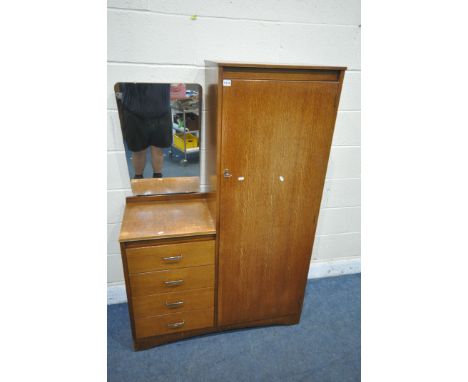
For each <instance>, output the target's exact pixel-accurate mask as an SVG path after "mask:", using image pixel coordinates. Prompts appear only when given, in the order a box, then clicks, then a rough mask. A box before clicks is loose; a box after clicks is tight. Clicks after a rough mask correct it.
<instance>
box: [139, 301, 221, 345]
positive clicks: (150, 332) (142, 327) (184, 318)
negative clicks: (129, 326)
mask: <svg viewBox="0 0 468 382" xmlns="http://www.w3.org/2000/svg"><path fill="white" fill-rule="evenodd" d="M176 324H182V325H181V326H176ZM171 325H174V327H170V326H171ZM210 326H213V308H211V309H202V310H193V311H190V312H180V313H173V314H166V315H163V316H156V317H148V318H139V319H135V336H136V338H142V337H148V336H154V335H162V334H167V333H174V332H183V331H186V330H193V329H200V328H207V327H210Z"/></svg>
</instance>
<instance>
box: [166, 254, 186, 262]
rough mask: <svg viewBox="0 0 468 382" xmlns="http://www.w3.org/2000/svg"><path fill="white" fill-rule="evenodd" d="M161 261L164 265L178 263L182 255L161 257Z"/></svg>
mask: <svg viewBox="0 0 468 382" xmlns="http://www.w3.org/2000/svg"><path fill="white" fill-rule="evenodd" d="M163 260H164V261H165V262H166V263H178V262H179V261H180V260H182V255H178V256H169V257H163Z"/></svg>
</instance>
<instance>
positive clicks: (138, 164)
mask: <svg viewBox="0 0 468 382" xmlns="http://www.w3.org/2000/svg"><path fill="white" fill-rule="evenodd" d="M145 162H146V149H144V150H141V151H134V152H133V153H132V163H133V168H134V169H135V179H141V178H143V171H144V169H145Z"/></svg>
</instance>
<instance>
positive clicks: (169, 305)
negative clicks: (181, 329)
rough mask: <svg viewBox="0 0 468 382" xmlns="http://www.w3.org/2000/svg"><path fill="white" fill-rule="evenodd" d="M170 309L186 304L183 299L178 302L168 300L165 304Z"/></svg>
mask: <svg viewBox="0 0 468 382" xmlns="http://www.w3.org/2000/svg"><path fill="white" fill-rule="evenodd" d="M165 305H166V306H167V307H168V308H169V309H175V308H180V307H181V306H183V305H184V302H183V301H176V302H167V301H166V304H165Z"/></svg>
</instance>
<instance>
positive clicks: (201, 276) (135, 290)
mask: <svg viewBox="0 0 468 382" xmlns="http://www.w3.org/2000/svg"><path fill="white" fill-rule="evenodd" d="M130 287H131V290H132V296H133V297H137V296H147V295H150V294H156V293H169V292H179V291H183V290H190V289H199V288H213V287H214V265H203V266H200V267H191V268H177V269H170V270H164V271H156V272H147V273H137V274H134V275H130Z"/></svg>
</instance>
